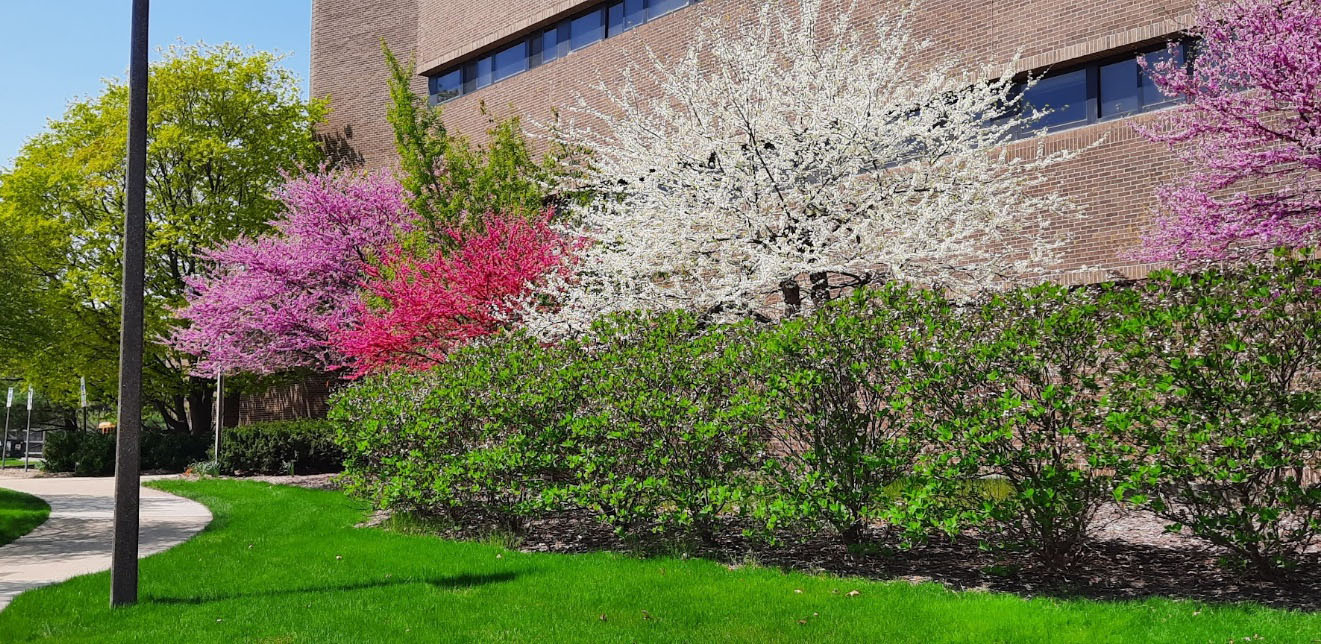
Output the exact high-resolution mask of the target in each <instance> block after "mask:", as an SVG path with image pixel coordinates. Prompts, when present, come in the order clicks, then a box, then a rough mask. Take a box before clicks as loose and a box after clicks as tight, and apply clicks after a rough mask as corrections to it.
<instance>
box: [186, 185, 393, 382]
mask: <svg viewBox="0 0 1321 644" xmlns="http://www.w3.org/2000/svg"><path fill="white" fill-rule="evenodd" d="M276 196H277V197H278V198H279V199H280V201H282V202H283V203H284V207H285V214H284V216H283V217H282V218H281V219H279V220H277V221H275V222H272V225H273V226H274V227H275V232H274V233H273V234H270V235H266V236H262V237H258V238H255V239H253V238H241V239H238V240H235V241H233V242H231V243H228V244H226V245H224V246H221V247H219V248H216V249H214V250H211V251H208V252H206V253H204V255H203V256H204V258H205V259H206V260H207V261H208V262H209V263H210V264H211V269H210V270H209V271H208V272H207V273H206V274H205V275H204V276H203V277H202V278H200V279H196V280H192V281H191V282H190V283H189V285H190V286H191V288H192V292H191V294H190V295H189V297H188V304H187V306H186V307H184V308H183V309H182V310H180V311H178V316H179V317H180V318H181V319H183V320H184V321H186V322H187V323H188V324H187V325H186V326H184V327H182V328H180V329H179V330H178V331H176V332H175V333H174V335H173V337H172V343H173V345H174V346H175V347H176V348H178V349H180V350H182V351H184V352H186V353H189V354H191V355H193V356H196V357H197V362H196V363H195V364H194V365H193V371H194V372H195V373H197V374H201V375H208V376H209V375H215V374H216V373H217V372H225V373H234V372H244V373H256V374H267V373H275V372H281V371H287V370H291V369H297V368H311V369H316V370H319V371H333V370H335V369H337V368H339V367H340V366H342V364H343V362H344V357H343V355H342V354H341V353H340V351H339V350H338V347H336V346H335V344H334V343H333V342H332V338H333V337H334V336H335V334H337V333H338V332H340V331H341V330H342V329H344V328H347V327H349V326H351V325H353V324H354V323H355V322H356V321H357V316H358V315H359V312H360V309H359V307H358V293H359V288H360V283H361V282H362V280H363V279H364V277H365V276H366V275H367V274H368V266H369V264H370V263H371V261H373V258H375V257H377V256H379V255H380V254H382V253H383V251H384V250H385V249H387V248H392V247H394V246H396V245H397V241H396V240H397V235H398V234H400V233H404V232H407V231H409V230H410V229H411V228H412V226H413V225H414V221H415V219H416V215H414V214H413V212H412V211H411V210H410V209H409V208H408V206H407V205H406V201H407V198H406V196H405V193H404V191H403V189H402V188H401V187H400V185H399V183H398V182H397V181H395V180H394V179H393V178H391V177H390V176H389V175H386V174H322V175H310V176H307V177H304V178H299V179H291V180H289V181H288V182H287V183H285V185H284V186H283V188H281V189H280V190H279V191H278V192H277V195H276Z"/></svg>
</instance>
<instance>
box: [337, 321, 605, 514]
mask: <svg viewBox="0 0 1321 644" xmlns="http://www.w3.org/2000/svg"><path fill="white" fill-rule="evenodd" d="M573 353H574V352H573V350H572V349H571V348H547V347H543V346H542V345H541V344H540V343H538V342H537V341H535V340H534V339H532V338H529V337H527V336H524V335H521V334H511V335H508V336H502V337H499V338H494V339H491V340H489V341H487V342H485V343H482V344H480V345H476V346H470V347H466V348H463V349H461V350H459V351H456V352H454V353H453V354H451V355H450V356H449V358H448V359H447V361H446V362H445V364H443V365H440V366H438V367H436V368H434V369H432V370H431V371H429V372H425V373H405V372H395V373H386V374H379V375H375V376H371V377H368V378H364V379H362V380H361V381H359V382H356V383H354V384H353V385H351V386H349V387H347V388H345V389H343V390H342V391H340V392H338V393H337V394H336V395H335V396H334V398H333V400H332V411H331V418H332V419H333V420H334V421H335V422H336V423H337V428H338V431H337V434H336V440H337V442H338V443H339V444H340V445H341V446H342V448H343V449H344V451H345V453H346V455H347V461H346V469H345V482H346V485H347V486H348V489H350V490H351V491H354V492H356V493H358V494H361V495H363V496H365V497H367V498H369V499H371V500H372V502H373V503H374V504H375V505H376V506H377V507H382V508H392V509H404V510H411V511H417V512H421V513H424V514H436V513H445V514H449V515H451V516H453V517H455V518H458V517H459V516H461V515H464V514H473V513H480V514H484V515H488V516H490V517H492V518H494V519H496V520H497V521H499V522H500V523H501V524H503V526H504V527H506V528H508V529H511V530H514V531H519V530H521V529H522V527H523V523H524V521H525V519H526V518H527V517H528V516H531V515H533V514H535V513H537V512H538V511H540V510H541V509H543V508H545V507H547V506H554V505H556V504H558V503H559V502H561V501H562V500H563V499H564V495H563V494H562V493H558V492H557V489H558V488H559V486H560V485H561V484H562V483H563V482H564V481H565V479H566V478H567V477H568V474H567V472H566V467H567V464H566V462H565V458H564V457H563V455H562V448H561V445H562V444H563V443H564V442H565V435H566V432H567V427H568V425H569V423H570V422H571V419H572V415H573V412H574V411H575V409H576V408H577V407H578V405H579V402H578V401H579V400H580V396H581V388H580V386H579V380H580V378H579V377H578V376H577V372H576V371H575V369H574V364H575V363H574V359H573Z"/></svg>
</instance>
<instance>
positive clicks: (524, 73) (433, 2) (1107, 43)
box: [311, 0, 1195, 281]
mask: <svg viewBox="0 0 1321 644" xmlns="http://www.w3.org/2000/svg"><path fill="white" fill-rule="evenodd" d="M764 1H765V0H701V1H697V0H607V1H604V2H603V1H602V0H467V1H460V0H377V1H368V0H314V1H313V12H312V73H311V90H312V94H313V95H314V96H329V97H330V99H331V106H332V110H333V111H332V113H331V116H330V119H329V123H328V124H327V125H326V126H325V130H324V131H323V135H324V136H326V137H328V138H330V139H332V140H334V141H335V142H337V143H338V144H340V145H342V146H344V147H345V148H346V149H351V151H352V153H353V154H354V155H355V158H358V159H361V160H362V161H363V162H364V163H365V164H366V165H367V166H369V167H379V166H387V165H390V164H391V163H393V162H394V150H393V139H392V136H391V133H390V130H389V126H388V125H387V124H386V122H385V118H384V115H385V110H386V104H387V102H388V99H389V96H388V90H387V86H386V77H387V76H386V70H385V65H384V61H383V59H382V56H381V53H380V42H381V40H382V39H384V40H385V41H386V42H387V43H389V45H390V46H391V48H392V49H394V50H395V51H396V52H397V53H399V54H401V55H402V56H408V55H412V56H413V58H414V60H415V61H416V72H417V77H416V82H415V90H416V91H417V92H419V93H427V94H429V95H430V96H431V98H432V100H433V101H434V102H438V103H443V104H444V115H445V121H446V124H447V126H448V127H449V128H450V129H451V131H457V132H460V133H464V134H468V135H470V136H480V135H481V134H482V132H483V131H484V130H485V128H486V126H487V120H486V118H485V117H483V116H482V115H481V114H480V112H479V109H478V107H479V105H480V104H481V103H485V105H486V106H487V107H488V108H489V109H490V110H491V111H492V112H493V113H494V114H495V115H497V116H504V115H506V114H509V113H511V112H512V113H517V114H520V115H523V116H525V117H531V118H534V119H545V118H547V117H548V116H549V115H550V112H551V110H552V109H554V108H555V107H557V106H563V105H567V104H569V103H570V102H571V101H574V100H576V98H577V97H578V96H579V95H581V96H583V97H584V98H586V99H587V100H589V101H591V100H592V98H593V92H592V91H591V87H592V86H593V85H595V84H596V83H597V81H598V80H600V81H604V82H606V83H610V82H611V80H612V79H613V78H618V77H619V74H620V73H621V70H622V69H624V68H625V67H626V66H627V65H629V64H630V63H645V62H646V61H645V60H640V57H641V56H643V55H644V54H643V45H644V44H645V45H646V46H648V47H650V48H651V49H652V50H653V51H655V52H656V53H657V54H659V55H660V56H662V57H664V56H667V55H677V54H681V53H683V52H684V51H685V50H686V48H687V46H688V42H689V38H690V36H691V34H692V32H693V30H694V29H695V28H696V26H697V25H698V24H699V23H700V22H701V21H702V20H704V19H705V18H708V17H712V16H718V17H722V18H728V19H730V20H740V19H745V18H746V16H748V15H749V9H751V8H752V7H755V6H757V5H758V4H759V3H761V2H764ZM828 1H843V0H828ZM896 4H899V3H898V2H896V1H894V0H877V1H865V0H864V1H861V2H858V3H857V9H856V12H857V16H858V17H859V18H861V19H863V20H865V19H866V18H867V17H868V16H871V15H876V14H877V13H878V12H880V11H885V10H887V8H889V7H893V6H894V5H896ZM1194 4H1195V3H1194V2H1193V0H1111V1H1110V2H1092V3H1073V2H1068V1H1066V0H926V2H924V3H923V4H922V5H921V7H920V8H919V13H918V15H917V16H916V20H915V23H914V24H915V29H917V30H918V32H919V33H920V35H921V36H923V37H926V38H930V39H931V40H933V41H934V42H935V44H936V48H935V50H936V51H942V52H955V53H957V54H959V55H961V56H964V57H965V59H966V60H968V61H969V62H970V63H1003V62H1007V61H1010V60H1012V59H1013V57H1014V55H1015V53H1017V54H1019V56H1020V58H1019V68H1020V70H1021V71H1022V72H1024V73H1033V74H1044V78H1043V80H1042V81H1041V82H1040V83H1039V84H1038V85H1037V86H1036V88H1034V90H1033V94H1031V95H1029V97H1028V98H1029V100H1031V101H1032V102H1035V103H1038V104H1049V105H1050V107H1051V108H1052V109H1054V110H1055V112H1054V113H1053V114H1052V115H1051V116H1050V117H1048V123H1047V124H1048V125H1050V126H1051V132H1052V134H1051V135H1050V137H1049V138H1048V139H1047V140H1046V144H1047V147H1048V148H1054V147H1055V146H1082V145H1087V144H1090V143H1092V142H1094V141H1097V140H1098V139H1103V143H1101V144H1100V145H1099V146H1098V147H1097V148H1095V149H1093V150H1091V151H1089V152H1088V153H1087V154H1085V155H1082V156H1080V157H1079V158H1077V159H1075V160H1073V161H1071V162H1069V163H1067V164H1064V165H1061V166H1058V167H1056V168H1054V169H1053V172H1054V173H1055V174H1057V175H1058V177H1059V181H1060V183H1059V184H1058V188H1059V189H1060V190H1061V191H1062V192H1064V193H1065V194H1067V195H1068V196H1070V197H1071V198H1072V199H1073V200H1074V201H1075V202H1076V203H1078V204H1080V205H1081V206H1082V207H1083V208H1084V209H1085V211H1086V217H1084V218H1083V219H1082V220H1081V221H1080V222H1079V223H1077V224H1075V225H1076V226H1077V229H1076V230H1073V231H1071V232H1072V233H1073V238H1074V242H1073V245H1072V247H1071V248H1069V249H1068V252H1067V257H1068V258H1069V259H1070V262H1071V263H1073V264H1074V265H1075V266H1091V267H1099V268H1098V270H1095V271H1090V272H1086V273H1078V274H1074V275H1070V276H1069V277H1068V278H1067V279H1068V280H1069V281H1092V280H1097V279H1104V278H1106V277H1115V276H1138V275H1141V274H1143V273H1144V272H1145V270H1144V267H1142V266H1140V265H1137V264H1136V263H1135V262H1134V261H1133V260H1131V259H1129V258H1128V257H1126V251H1127V250H1129V249H1131V248H1132V247H1133V246H1134V244H1135V243H1136V242H1137V240H1138V237H1139V235H1140V234H1141V232H1142V230H1143V228H1144V227H1145V226H1146V225H1147V222H1149V221H1150V215H1151V213H1152V211H1153V208H1154V206H1155V200H1154V197H1153V188H1154V187H1155V186H1156V185H1157V184H1158V183H1160V182H1162V181H1164V180H1165V179H1167V178H1169V177H1170V176H1171V175H1172V174H1173V173H1174V172H1176V171H1177V170H1178V167H1177V165H1176V163H1175V162H1174V161H1173V159H1172V158H1171V157H1170V156H1169V155H1168V153H1167V152H1166V151H1165V150H1164V149H1163V148H1162V147H1161V146H1157V145H1153V144H1150V143H1147V142H1146V141H1144V140H1142V139H1141V137H1139V136H1138V135H1137V134H1136V133H1135V132H1134V131H1133V129H1132V124H1133V123H1134V122H1136V121H1140V120H1142V119H1148V118H1150V116H1149V114H1150V113H1151V112H1153V111H1155V110H1158V109H1161V108H1163V107H1167V106H1168V105H1169V103H1167V102H1164V101H1163V99H1162V98H1161V97H1160V96H1159V94H1158V93H1157V92H1155V91H1154V88H1153V87H1152V85H1151V84H1150V81H1149V79H1147V78H1145V77H1144V75H1143V73H1142V72H1141V70H1140V68H1139V67H1138V65H1137V64H1136V63H1135V57H1136V56H1137V55H1139V54H1143V53H1144V52H1156V51H1157V50H1160V51H1163V50H1164V46H1165V43H1166V42H1167V41H1168V40H1170V39H1171V38H1174V37H1176V36H1177V34H1178V33H1179V31H1180V29H1181V28H1182V27H1183V26H1186V25H1187V24H1188V22H1189V20H1190V18H1191V12H1192V9H1193V7H1194ZM1151 55H1152V56H1157V55H1163V54H1161V53H1152V54H1151Z"/></svg>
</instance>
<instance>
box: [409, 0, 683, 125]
mask: <svg viewBox="0 0 1321 644" xmlns="http://www.w3.org/2000/svg"><path fill="white" fill-rule="evenodd" d="M661 1H664V0H604V1H602V2H597V3H593V4H592V5H590V6H588V7H586V8H584V9H581V10H579V11H575V12H573V13H572V14H569V15H566V16H564V17H563V18H562V19H560V20H558V21H556V22H554V23H552V24H550V25H547V26H545V27H542V28H541V29H537V30H535V31H533V32H532V33H530V34H525V35H523V36H520V37H519V38H516V39H514V40H510V41H505V42H502V43H501V44H500V45H498V46H496V47H487V48H485V49H483V50H482V51H480V52H473V55H471V56H469V57H468V58H467V59H466V60H463V61H462V62H459V63H456V64H452V65H450V66H448V67H445V68H442V69H440V70H439V71H438V72H436V73H435V74H429V75H427V93H428V95H429V96H428V101H429V102H430V104H432V105H439V104H441V103H446V102H449V101H452V100H454V99H456V98H460V97H462V96H465V95H467V94H471V93H473V92H477V91H479V90H482V89H485V88H487V87H490V86H491V85H495V84H496V83H499V82H501V81H503V80H507V79H509V78H513V77H514V76H517V75H519V74H522V73H524V72H528V71H531V70H533V69H536V68H538V67H540V66H542V65H545V64H547V63H549V62H551V61H553V60H557V59H560V58H564V57H566V56H568V55H569V54H571V53H574V52H577V51H581V50H583V49H586V48H588V47H591V46H592V45H594V44H596V43H598V42H600V41H602V40H607V39H609V38H613V37H615V36H617V35H619V34H622V33H625V32H628V31H631V30H633V29H636V28H637V27H639V26H641V25H644V24H646V23H648V22H651V21H652V20H656V19H658V18H662V17H665V16H668V15H670V14H672V13H675V12H676V11H678V10H680V9H684V8H687V7H690V6H692V5H694V4H697V3H698V2H700V1H701V0H669V1H677V2H678V5H677V6H675V7H673V8H672V9H670V10H668V11H666V12H665V13H660V14H656V15H652V14H651V8H652V6H653V5H652V3H653V2H656V3H659V2H661ZM616 6H618V9H619V11H618V13H619V16H618V17H617V19H616V20H615V21H612V20H611V16H610V14H611V13H612V12H613V10H614V9H615V8H616ZM630 8H632V11H631V12H630V11H629V9H630ZM593 13H599V15H600V21H601V37H600V38H597V39H595V40H591V41H589V42H585V43H583V44H581V45H579V46H577V47H574V46H573V37H572V36H573V33H572V25H573V23H574V22H575V21H577V20H580V19H582V18H585V17H588V16H590V15H591V14H593ZM621 23H622V24H621ZM552 34H553V35H554V40H555V47H554V49H547V47H546V45H547V44H548V43H549V39H550V37H551V35H552ZM520 45H521V46H522V47H524V52H525V54H526V62H525V63H524V65H523V69H522V70H521V71H518V72H514V73H512V74H510V75H508V76H504V77H501V78H498V79H497V78H495V55H496V54H497V53H503V52H505V51H507V50H508V49H509V48H511V47H517V46H520ZM456 71H457V72H458V73H459V90H458V93H456V94H454V95H453V96H448V97H443V98H442V97H441V96H440V93H439V92H437V91H436V89H437V88H438V81H437V79H438V78H440V77H443V76H446V75H449V74H451V73H454V72H456ZM482 71H485V72H486V74H485V77H486V78H489V79H491V80H490V81H489V82H487V83H485V84H483V85H480V86H479V85H478V80H479V79H481V78H483V75H482V73H481V72H482Z"/></svg>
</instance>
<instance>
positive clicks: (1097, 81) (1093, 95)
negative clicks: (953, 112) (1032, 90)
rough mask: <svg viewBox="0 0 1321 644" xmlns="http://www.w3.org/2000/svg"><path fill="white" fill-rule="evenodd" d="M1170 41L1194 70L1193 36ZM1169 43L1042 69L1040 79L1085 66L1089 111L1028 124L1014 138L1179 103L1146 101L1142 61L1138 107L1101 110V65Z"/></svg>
mask: <svg viewBox="0 0 1321 644" xmlns="http://www.w3.org/2000/svg"><path fill="white" fill-rule="evenodd" d="M1171 42H1172V43H1173V44H1175V45H1178V47H1179V56H1181V57H1182V58H1183V65H1184V66H1185V67H1187V68H1188V69H1190V70H1191V69H1192V64H1193V58H1194V57H1193V56H1192V55H1191V54H1190V48H1191V47H1192V46H1193V42H1192V41H1191V40H1188V39H1181V40H1175V41H1171ZM1169 44H1170V42H1166V43H1162V44H1160V45H1153V46H1147V47H1139V48H1136V49H1134V50H1132V51H1130V52H1128V53H1125V54H1117V55H1114V56H1105V57H1102V58H1097V59H1095V60H1091V61H1088V62H1085V63H1080V64H1074V65H1068V66H1065V67H1061V68H1059V69H1051V68H1046V71H1044V72H1042V73H1040V76H1039V80H1045V79H1048V78H1055V77H1058V76H1063V75H1065V74H1071V73H1074V72H1077V71H1078V70H1086V81H1085V82H1086V84H1087V85H1086V95H1087V96H1086V98H1085V99H1083V100H1084V101H1085V104H1086V114H1087V116H1086V118H1084V119H1081V120H1076V121H1070V122H1068V123H1061V124H1059V125H1052V126H1045V127H1043V126H1039V125H1033V126H1032V127H1029V128H1026V130H1025V131H1023V132H1020V133H1017V134H1016V135H1015V136H1014V137H1013V138H1014V139H1015V140H1018V139H1023V138H1027V137H1030V136H1032V135H1034V134H1036V133H1037V132H1043V131H1044V132H1046V133H1047V134H1054V133H1056V132H1062V131H1065V130H1071V129H1074V128H1079V127H1086V126H1088V125H1096V124H1098V123H1108V122H1111V121H1117V120H1120V119H1126V118H1130V117H1133V116H1137V115H1139V114H1146V113H1149V112H1155V111H1157V110H1162V109H1165V108H1167V107H1172V106H1174V105H1177V104H1178V100H1177V99H1171V98H1168V97H1167V98H1165V99H1164V100H1161V101H1158V102H1155V103H1148V102H1147V100H1146V97H1145V96H1144V95H1143V92H1142V88H1143V85H1142V84H1141V82H1140V81H1141V79H1142V78H1150V77H1149V76H1147V75H1146V74H1145V73H1144V72H1143V71H1142V68H1141V65H1140V64H1139V66H1138V79H1139V84H1138V85H1137V94H1136V97H1137V100H1138V108H1137V109H1135V110H1129V111H1124V112H1115V113H1113V114H1102V113H1101V95H1102V91H1101V68H1102V67H1104V66H1106V65H1110V64H1112V63H1117V62H1122V61H1126V60H1134V61H1136V60H1137V59H1138V58H1142V57H1146V56H1149V55H1151V54H1153V53H1157V52H1162V51H1165V50H1167V49H1168V48H1169ZM1025 84H1026V83H1025V81H1020V82H1019V83H1017V84H1016V85H1018V86H1020V87H1021V86H1022V85H1025ZM1019 91H1021V90H1019ZM1047 118H1049V117H1047Z"/></svg>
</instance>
